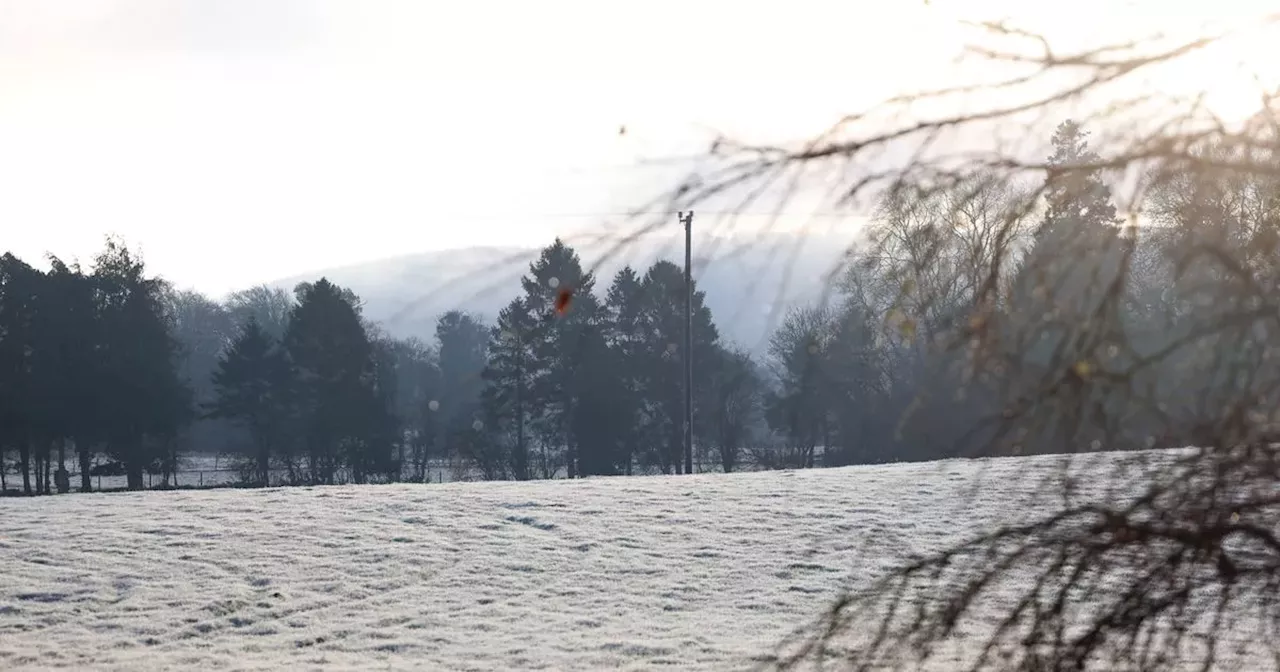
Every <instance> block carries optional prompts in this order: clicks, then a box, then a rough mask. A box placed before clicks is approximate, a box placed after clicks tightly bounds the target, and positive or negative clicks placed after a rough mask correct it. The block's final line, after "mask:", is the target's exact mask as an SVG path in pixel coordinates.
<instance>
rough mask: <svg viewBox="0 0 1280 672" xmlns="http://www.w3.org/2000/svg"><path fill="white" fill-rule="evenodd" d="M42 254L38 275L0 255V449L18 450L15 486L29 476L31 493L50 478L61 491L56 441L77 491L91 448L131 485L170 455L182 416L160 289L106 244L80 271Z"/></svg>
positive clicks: (184, 409)
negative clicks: (46, 265)
mask: <svg viewBox="0 0 1280 672" xmlns="http://www.w3.org/2000/svg"><path fill="white" fill-rule="evenodd" d="M50 261H51V269H50V270H49V271H48V272H41V271H38V270H36V269H34V268H32V267H31V266H29V265H27V264H25V263H23V262H22V261H21V260H19V259H17V258H15V257H14V256H12V255H10V254H6V255H5V256H3V257H0V447H2V448H3V449H4V450H5V452H8V450H10V449H13V450H14V451H16V453H17V454H18V463H19V465H20V470H19V471H20V472H21V474H22V480H23V489H24V490H25V491H26V492H31V491H32V489H33V483H32V480H33V476H34V488H35V490H37V491H41V492H49V491H50V489H51V483H50V481H51V480H57V481H59V483H58V488H59V490H61V491H65V490H67V489H68V487H69V483H67V482H66V474H67V473H68V471H67V470H66V468H65V465H66V459H67V448H68V446H71V447H72V448H73V450H74V452H75V453H76V454H77V455H78V457H79V462H80V473H81V476H82V478H83V481H82V487H83V488H85V489H87V488H88V485H89V467H90V463H91V461H92V459H93V457H94V455H95V454H96V452H97V451H99V450H102V451H105V452H106V453H107V454H108V455H110V456H112V457H113V458H115V459H117V460H119V461H120V462H121V463H122V464H123V465H124V466H125V468H126V473H127V475H128V480H129V484H130V486H131V487H141V484H142V477H143V470H144V469H145V468H146V467H147V466H148V465H150V464H152V463H154V462H157V461H162V460H166V459H170V458H171V457H172V455H173V454H174V451H175V449H176V439H177V436H178V433H179V430H180V429H181V428H182V427H183V426H184V425H185V424H186V423H187V422H189V421H190V419H191V417H192V409H191V404H190V400H191V391H190V389H189V388H188V387H187V386H186V385H185V384H184V383H183V381H182V380H181V379H180V378H179V376H178V372H177V369H176V367H175V363H176V358H177V352H178V349H177V344H176V342H175V341H174V340H173V338H172V337H171V336H170V332H169V328H168V324H167V323H166V319H165V310H164V306H163V292H162V286H161V284H160V283H159V282H158V281H156V280H155V279H154V278H147V277H146V276H145V275H144V272H143V266H142V263H141V262H139V261H138V260H137V259H135V258H134V257H133V256H132V255H131V254H130V252H129V251H128V250H127V249H126V248H124V247H122V246H120V245H117V244H115V243H114V242H110V243H108V245H107V247H106V249H105V250H104V251H103V252H102V253H101V254H99V255H98V257H97V258H96V259H95V260H94V265H93V270H92V271H91V272H89V273H84V272H82V271H81V270H80V269H79V268H77V267H74V266H68V265H66V264H64V263H63V262H61V261H60V260H58V259H56V258H54V259H51V260H50ZM55 451H56V455H57V465H58V471H57V474H56V475H55V474H54V473H53V468H52V467H53V464H54V458H53V456H54V454H55ZM3 471H5V470H4V469H0V472H3ZM51 476H53V479H51Z"/></svg>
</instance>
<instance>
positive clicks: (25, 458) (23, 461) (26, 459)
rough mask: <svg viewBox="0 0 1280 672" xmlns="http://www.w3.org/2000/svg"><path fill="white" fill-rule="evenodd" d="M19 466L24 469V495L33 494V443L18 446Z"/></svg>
mask: <svg viewBox="0 0 1280 672" xmlns="http://www.w3.org/2000/svg"><path fill="white" fill-rule="evenodd" d="M18 466H19V467H21V468H22V494H24V495H28V496H29V495H30V494H31V442H29V441H25V440H24V441H23V442H22V443H20V444H18Z"/></svg>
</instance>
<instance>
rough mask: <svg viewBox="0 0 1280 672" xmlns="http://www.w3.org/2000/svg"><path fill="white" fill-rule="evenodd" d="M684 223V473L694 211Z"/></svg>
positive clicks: (689, 423)
mask: <svg viewBox="0 0 1280 672" xmlns="http://www.w3.org/2000/svg"><path fill="white" fill-rule="evenodd" d="M680 223H681V224H684V473H686V474H692V473H693V211H692V210H690V211H688V212H681V213H680Z"/></svg>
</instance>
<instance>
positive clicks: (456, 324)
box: [435, 310, 489, 454]
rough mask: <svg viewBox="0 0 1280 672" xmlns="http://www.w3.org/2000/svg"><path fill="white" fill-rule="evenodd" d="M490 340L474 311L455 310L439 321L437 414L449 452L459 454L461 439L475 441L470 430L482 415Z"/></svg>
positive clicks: (437, 339) (437, 337) (485, 328)
mask: <svg viewBox="0 0 1280 672" xmlns="http://www.w3.org/2000/svg"><path fill="white" fill-rule="evenodd" d="M488 340H489V328H488V327H487V326H486V325H485V324H484V322H483V321H482V320H481V319H480V318H479V317H477V316H475V315H471V314H469V313H465V312H462V311H456V310H453V311H449V312H447V313H445V314H444V315H441V316H440V319H439V320H438V321H437V322H436V342H437V346H438V348H439V353H440V355H439V361H440V394H439V398H438V399H436V400H435V401H436V402H437V406H436V407H437V409H438V410H437V411H436V412H435V414H436V415H437V416H438V418H439V419H438V421H437V423H436V425H437V427H438V429H439V431H440V434H441V438H442V443H443V445H444V450H445V452H446V453H449V454H457V451H458V450H459V449H460V448H461V445H462V444H461V443H459V441H464V440H465V441H467V442H472V438H471V434H470V433H469V432H470V431H471V427H472V425H473V424H474V423H475V422H476V420H477V419H479V413H480V395H481V393H482V392H483V390H484V379H483V378H482V377H481V375H482V373H483V372H484V367H485V361H486V353H485V349H486V348H487V344H488Z"/></svg>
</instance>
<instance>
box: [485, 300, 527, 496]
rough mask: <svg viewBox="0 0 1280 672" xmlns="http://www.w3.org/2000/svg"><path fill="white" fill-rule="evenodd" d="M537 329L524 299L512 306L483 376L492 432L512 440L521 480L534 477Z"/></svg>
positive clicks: (495, 333) (503, 315)
mask: <svg viewBox="0 0 1280 672" xmlns="http://www.w3.org/2000/svg"><path fill="white" fill-rule="evenodd" d="M536 326H537V324H536V322H535V321H534V319H533V316H532V315H530V314H529V310H528V305H527V304H526V303H525V301H524V300H523V299H521V298H517V299H515V300H513V301H512V302H511V303H510V304H508V305H507V307H506V308H504V309H503V310H502V312H500V313H499V314H498V322H497V324H495V325H494V326H493V329H492V331H491V335H490V338H489V350H488V363H487V364H486V365H485V369H484V373H483V378H484V380H485V383H486V385H485V389H484V393H483V402H484V407H485V416H486V418H487V419H488V424H489V426H490V429H491V431H494V432H497V433H501V434H506V435H508V437H510V438H511V440H512V446H511V450H510V461H511V465H510V467H511V473H512V475H513V476H514V477H515V478H516V479H517V480H526V479H528V478H529V477H530V476H531V473H530V464H529V442H528V439H529V433H528V420H529V407H530V402H531V401H532V399H533V389H532V385H531V376H530V372H529V369H530V363H531V362H532V361H533V353H532V348H531V344H532V343H534V342H536V340H537V338H538V334H537V333H535V331H534V329H535V328H536Z"/></svg>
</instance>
